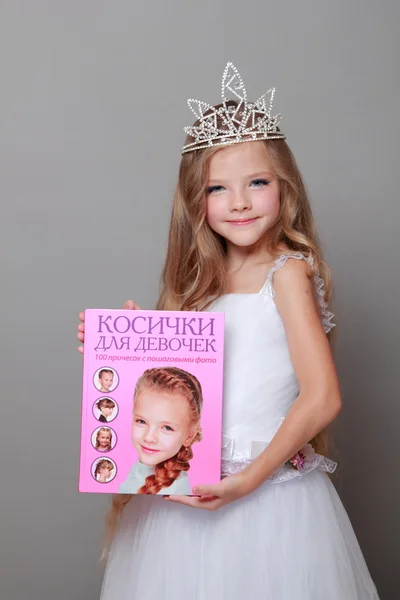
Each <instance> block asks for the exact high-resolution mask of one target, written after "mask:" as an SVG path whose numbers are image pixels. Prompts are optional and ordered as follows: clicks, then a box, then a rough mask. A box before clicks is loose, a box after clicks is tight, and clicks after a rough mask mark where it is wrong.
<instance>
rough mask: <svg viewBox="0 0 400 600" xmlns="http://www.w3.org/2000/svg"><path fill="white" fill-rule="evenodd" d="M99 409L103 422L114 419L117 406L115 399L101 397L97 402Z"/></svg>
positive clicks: (100, 419) (100, 418) (99, 418)
mask: <svg viewBox="0 0 400 600" xmlns="http://www.w3.org/2000/svg"><path fill="white" fill-rule="evenodd" d="M96 407H97V410H98V411H99V412H100V415H99V417H98V420H99V421H101V422H102V423H107V422H108V421H112V420H113V419H112V418H111V417H112V413H113V410H114V408H115V402H114V400H111V398H100V400H98V401H97V403H96Z"/></svg>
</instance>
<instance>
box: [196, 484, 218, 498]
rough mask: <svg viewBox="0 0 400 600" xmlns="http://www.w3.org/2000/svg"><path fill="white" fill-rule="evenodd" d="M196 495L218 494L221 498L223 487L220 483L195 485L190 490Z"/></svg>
mask: <svg viewBox="0 0 400 600" xmlns="http://www.w3.org/2000/svg"><path fill="white" fill-rule="evenodd" d="M192 492H193V494H196V496H218V497H219V498H222V496H223V494H224V488H223V487H222V486H221V484H217V485H197V486H196V487H194V488H193V490H192Z"/></svg>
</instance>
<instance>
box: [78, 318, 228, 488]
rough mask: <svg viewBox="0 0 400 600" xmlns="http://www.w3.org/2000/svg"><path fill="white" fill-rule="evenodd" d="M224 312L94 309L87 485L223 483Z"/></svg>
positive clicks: (86, 408)
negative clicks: (221, 470)
mask: <svg viewBox="0 0 400 600" xmlns="http://www.w3.org/2000/svg"><path fill="white" fill-rule="evenodd" d="M223 347H224V315H223V313H213V312H176V311H155V310H149V311H147V310H135V311H132V310H102V309H89V310H86V311H85V346H84V365H83V397H82V432H81V458H80V475H79V491H80V492H94V493H112V494H118V493H121V494H160V495H164V494H183V495H190V494H191V493H192V492H191V490H192V488H193V487H194V486H196V485H199V484H213V483H217V482H218V481H220V468H221V436H222V430H221V421H222V387H223Z"/></svg>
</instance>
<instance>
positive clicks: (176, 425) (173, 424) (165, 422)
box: [133, 412, 179, 427]
mask: <svg viewBox="0 0 400 600" xmlns="http://www.w3.org/2000/svg"><path fill="white" fill-rule="evenodd" d="M133 416H134V417H135V419H143V421H148V419H146V417H144V416H143V415H140V414H139V413H135V412H134V413H133ZM158 423H163V424H164V425H172V426H173V427H179V424H178V423H171V421H158Z"/></svg>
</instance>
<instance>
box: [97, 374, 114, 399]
mask: <svg viewBox="0 0 400 600" xmlns="http://www.w3.org/2000/svg"><path fill="white" fill-rule="evenodd" d="M113 383H114V371H112V370H111V369H101V371H100V372H99V383H98V385H97V388H98V389H99V390H100V392H104V393H108V392H109V391H110V390H111V388H112V387H113Z"/></svg>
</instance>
